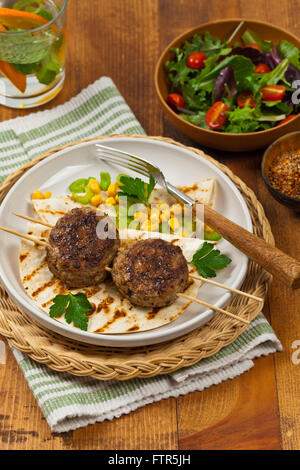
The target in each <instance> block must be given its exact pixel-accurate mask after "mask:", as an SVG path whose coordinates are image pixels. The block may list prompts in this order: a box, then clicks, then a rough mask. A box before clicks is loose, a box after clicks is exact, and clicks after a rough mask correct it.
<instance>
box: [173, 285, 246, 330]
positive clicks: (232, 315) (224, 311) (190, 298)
mask: <svg viewBox="0 0 300 470" xmlns="http://www.w3.org/2000/svg"><path fill="white" fill-rule="evenodd" d="M177 295H178V297H183V298H185V299H188V300H192V301H193V302H196V303H197V304H200V305H204V306H205V307H208V308H210V309H211V310H215V311H216V312H220V313H224V314H225V315H227V316H228V317H231V318H234V319H235V320H238V321H240V322H242V323H245V324H246V325H250V321H249V320H245V319H244V318H241V317H238V316H237V315H234V313H231V312H227V310H223V309H222V308H219V307H216V306H215V305H211V304H208V303H207V302H204V301H203V300H199V299H197V298H196V297H192V296H191V295H187V294H181V293H178V294H177Z"/></svg>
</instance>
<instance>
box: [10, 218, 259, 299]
mask: <svg viewBox="0 0 300 470" xmlns="http://www.w3.org/2000/svg"><path fill="white" fill-rule="evenodd" d="M14 215H16V216H17V217H21V218H22V219H25V220H29V221H31V222H36V223H37V224H41V225H45V226H46V227H49V228H53V225H51V224H48V223H47V222H43V221H41V220H38V219H34V218H33V217H29V216H27V215H23V214H16V213H14ZM105 269H106V271H109V272H110V271H111V268H109V267H106V268H105ZM189 276H190V277H191V278H193V279H197V280H199V281H202V282H207V283H208V284H212V285H214V286H217V287H221V288H222V289H226V290H229V291H231V292H235V293H236V294H240V295H243V296H244V297H249V298H250V299H253V300H257V301H258V302H263V299H261V298H260V297H256V296H255V295H252V294H248V293H247V292H243V291H241V290H238V289H235V288H233V287H229V286H225V285H224V284H221V283H220V282H216V281H212V280H210V279H206V278H204V277H202V276H197V275H196V274H189Z"/></svg>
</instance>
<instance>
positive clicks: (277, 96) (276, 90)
mask: <svg viewBox="0 0 300 470" xmlns="http://www.w3.org/2000/svg"><path fill="white" fill-rule="evenodd" d="M259 91H260V92H261V93H262V99H263V100H264V101H280V100H282V98H283V97H284V94H285V87H284V86H282V85H268V86H264V87H262V88H261V89H260V90H259Z"/></svg>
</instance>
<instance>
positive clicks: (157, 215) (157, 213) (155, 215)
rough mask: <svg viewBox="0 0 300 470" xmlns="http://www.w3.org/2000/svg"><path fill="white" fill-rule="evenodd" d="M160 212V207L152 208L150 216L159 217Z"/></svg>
mask: <svg viewBox="0 0 300 470" xmlns="http://www.w3.org/2000/svg"><path fill="white" fill-rule="evenodd" d="M159 214H160V210H159V208H158V207H152V208H151V211H150V216H151V217H152V216H153V217H159Z"/></svg>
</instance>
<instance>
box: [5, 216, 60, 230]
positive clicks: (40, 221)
mask: <svg viewBox="0 0 300 470" xmlns="http://www.w3.org/2000/svg"><path fill="white" fill-rule="evenodd" d="M13 214H14V215H16V216H17V217H21V219H25V220H29V221H30V222H35V223H36V224H40V225H45V227H49V228H53V225H51V224H48V223H47V222H44V221H42V220H38V219H34V218H33V217H29V216H28V215H23V214H16V213H15V212H13Z"/></svg>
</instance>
